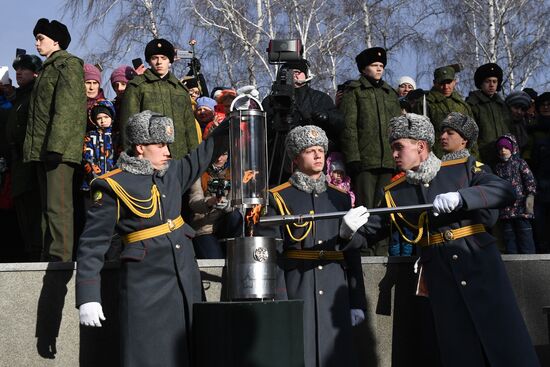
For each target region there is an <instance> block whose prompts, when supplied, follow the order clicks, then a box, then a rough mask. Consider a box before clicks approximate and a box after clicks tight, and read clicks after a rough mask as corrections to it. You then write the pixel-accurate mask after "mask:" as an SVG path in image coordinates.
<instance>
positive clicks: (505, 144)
mask: <svg viewBox="0 0 550 367" xmlns="http://www.w3.org/2000/svg"><path fill="white" fill-rule="evenodd" d="M496 145H497V149H499V150H500V148H506V149H508V150H509V151H513V150H514V144H513V143H512V141H511V140H510V139H508V138H507V137H504V136H503V137H501V138H499V139H498V140H497V143H496Z"/></svg>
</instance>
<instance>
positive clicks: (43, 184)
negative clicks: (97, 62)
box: [23, 18, 86, 261]
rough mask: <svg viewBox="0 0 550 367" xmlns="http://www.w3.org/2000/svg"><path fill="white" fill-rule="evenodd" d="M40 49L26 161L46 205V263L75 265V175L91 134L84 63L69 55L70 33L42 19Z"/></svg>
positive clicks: (38, 38) (36, 29) (36, 34)
mask: <svg viewBox="0 0 550 367" xmlns="http://www.w3.org/2000/svg"><path fill="white" fill-rule="evenodd" d="M33 34H34V37H35V38H36V49H37V51H38V53H39V54H40V55H41V56H45V57H46V60H45V61H44V64H43V65H42V71H41V72H40V75H39V76H38V78H37V79H36V81H35V83H34V87H33V90H32V94H31V98H30V102H29V120H28V125H27V130H26V133H25V142H24V144H23V161H24V162H34V165H35V166H36V169H37V175H38V185H39V188H40V198H41V203H42V225H43V228H42V229H43V233H44V244H43V245H44V251H43V256H42V258H43V260H46V261H71V260H72V254H73V229H74V223H73V174H74V171H75V167H78V166H80V162H81V161H82V142H83V141H84V135H85V132H86V92H85V89H84V69H83V65H84V63H83V61H82V60H81V59H79V58H77V57H76V56H73V55H71V54H70V53H68V52H67V51H65V50H66V48H67V47H68V46H69V43H70V42H71V36H70V34H69V31H68V30H67V27H66V26H65V25H64V24H62V23H60V22H58V21H56V20H52V21H51V22H50V21H48V19H45V18H42V19H39V20H38V22H37V23H36V26H35V27H34V30H33Z"/></svg>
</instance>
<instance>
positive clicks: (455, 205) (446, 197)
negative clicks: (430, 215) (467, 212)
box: [433, 192, 462, 215]
mask: <svg viewBox="0 0 550 367" xmlns="http://www.w3.org/2000/svg"><path fill="white" fill-rule="evenodd" d="M433 204H434V215H438V214H440V213H450V212H452V211H454V210H458V209H460V208H461V207H462V196H460V194H459V193H458V192H447V193H445V194H439V195H437V196H436V197H435V199H434V202H433Z"/></svg>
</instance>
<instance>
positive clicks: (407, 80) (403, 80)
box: [397, 76, 416, 89]
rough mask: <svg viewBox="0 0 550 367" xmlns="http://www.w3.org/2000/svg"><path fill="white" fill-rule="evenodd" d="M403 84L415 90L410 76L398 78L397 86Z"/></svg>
mask: <svg viewBox="0 0 550 367" xmlns="http://www.w3.org/2000/svg"><path fill="white" fill-rule="evenodd" d="M405 83H407V84H410V85H412V87H413V89H416V83H415V82H414V79H413V78H411V77H410V76H402V77H401V78H399V84H397V85H398V86H400V85H401V84H405Z"/></svg>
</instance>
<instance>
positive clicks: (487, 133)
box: [466, 63, 512, 168]
mask: <svg viewBox="0 0 550 367" xmlns="http://www.w3.org/2000/svg"><path fill="white" fill-rule="evenodd" d="M474 81H475V85H476V87H477V88H478V90H476V91H472V92H470V94H469V95H468V98H466V102H467V103H468V104H469V105H470V106H471V108H472V113H473V117H474V119H475V121H476V122H477V125H478V126H479V139H478V141H477V145H478V148H479V159H480V160H481V161H482V162H483V163H485V164H488V165H489V166H491V168H494V165H495V164H496V163H498V158H497V155H496V154H495V143H496V140H497V139H498V138H499V137H500V136H502V135H504V134H508V133H510V130H511V128H512V115H511V113H510V110H509V109H508V106H506V103H505V102H504V100H503V99H502V97H501V96H500V95H499V94H498V92H499V91H500V90H501V89H502V69H501V68H500V67H499V66H498V65H497V64H494V63H488V64H484V65H481V66H480V67H479V68H477V70H476V72H475V74H474Z"/></svg>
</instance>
